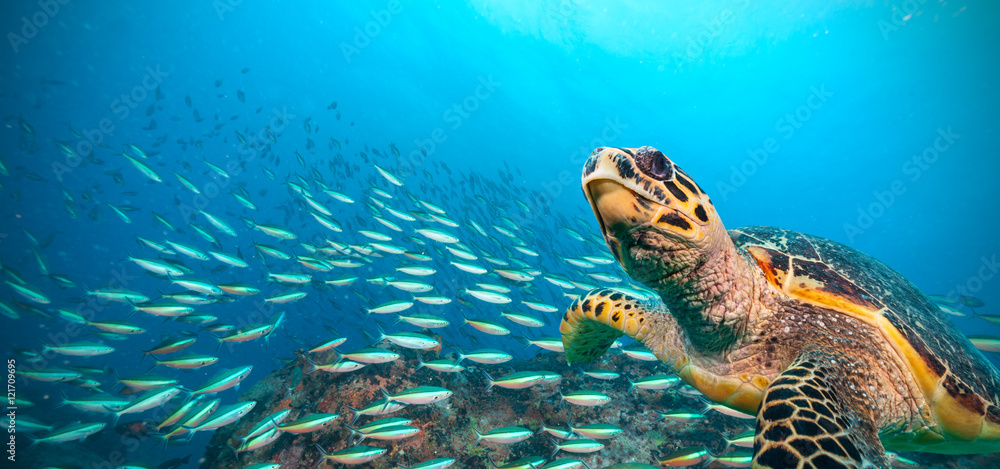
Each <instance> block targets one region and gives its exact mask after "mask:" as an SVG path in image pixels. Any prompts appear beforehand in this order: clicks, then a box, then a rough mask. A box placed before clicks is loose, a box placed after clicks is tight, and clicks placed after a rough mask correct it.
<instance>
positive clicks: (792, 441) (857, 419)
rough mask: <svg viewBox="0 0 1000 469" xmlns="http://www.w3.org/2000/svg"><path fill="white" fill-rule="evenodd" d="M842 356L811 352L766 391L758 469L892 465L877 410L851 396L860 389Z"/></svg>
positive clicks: (759, 432)
mask: <svg viewBox="0 0 1000 469" xmlns="http://www.w3.org/2000/svg"><path fill="white" fill-rule="evenodd" d="M851 361H852V360H850V359H849V358H847V357H844V356H843V354H839V355H836V354H833V353H829V352H826V351H823V350H820V349H811V350H808V351H805V352H803V353H802V354H801V355H799V358H798V359H797V360H795V362H794V363H792V365H791V366H789V367H788V369H786V370H785V371H784V372H783V373H781V374H780V375H779V376H778V378H777V379H775V380H774V382H773V383H771V386H769V387H768V388H767V390H766V391H765V392H764V399H763V401H762V403H761V406H760V410H759V411H758V413H757V435H756V437H755V439H754V463H753V467H755V468H758V467H759V468H773V469H778V468H804V467H817V468H818V467H826V468H866V467H879V468H882V467H889V460H888V458H887V457H886V454H885V448H883V447H882V443H881V442H880V441H879V437H878V430H877V429H876V428H875V424H874V410H873V409H869V408H866V406H865V404H864V403H863V402H862V401H861V399H859V398H858V396H857V395H855V394H852V392H851V390H852V389H861V388H862V384H861V383H853V382H852V381H851V380H850V378H849V377H848V376H847V375H846V374H845V370H847V369H848V368H852V365H853V366H864V364H863V363H851Z"/></svg>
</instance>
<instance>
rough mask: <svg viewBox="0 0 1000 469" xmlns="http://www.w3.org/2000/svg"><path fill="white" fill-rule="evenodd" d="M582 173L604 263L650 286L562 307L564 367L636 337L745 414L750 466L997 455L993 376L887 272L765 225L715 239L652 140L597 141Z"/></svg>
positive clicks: (999, 417) (717, 223)
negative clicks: (751, 434) (891, 453)
mask: <svg viewBox="0 0 1000 469" xmlns="http://www.w3.org/2000/svg"><path fill="white" fill-rule="evenodd" d="M582 182H583V191H584V194H585V195H586V197H587V200H588V201H589V202H590V204H591V207H592V208H593V210H594V215H595V217H596V218H597V220H598V224H599V225H600V227H601V232H602V233H603V235H604V238H605V240H606V241H607V244H608V247H609V248H610V249H611V252H612V254H613V255H614V256H615V259H616V260H617V261H618V262H619V263H620V264H621V265H622V267H623V268H624V269H625V271H626V272H628V273H629V275H630V276H631V277H632V278H634V279H635V280H637V281H639V282H641V283H643V284H644V285H646V286H647V287H649V288H650V289H651V290H653V292H655V295H644V294H643V293H642V292H638V291H635V290H631V291H630V290H624V289H621V290H619V289H598V290H594V291H592V292H590V293H588V294H587V295H585V296H584V297H581V298H580V299H578V300H576V301H575V302H574V303H573V304H572V305H571V306H570V308H569V310H568V311H567V312H566V314H565V315H564V317H563V320H562V323H561V324H560V332H561V333H562V335H563V344H564V347H565V350H566V358H567V360H569V361H571V362H586V361H591V360H593V359H595V358H597V357H599V356H600V355H602V354H603V353H604V352H605V351H607V349H608V348H609V347H610V345H611V343H612V342H613V341H614V340H615V339H617V338H618V337H620V336H621V335H622V334H627V335H629V336H632V337H634V338H635V339H637V340H639V341H641V342H642V343H643V344H644V345H645V346H646V347H647V348H649V349H650V350H651V351H652V352H653V353H654V354H655V355H656V356H657V357H658V358H659V359H660V360H662V361H663V362H665V363H667V364H669V365H670V366H672V367H673V368H674V370H675V371H676V372H677V374H678V376H680V377H681V379H683V380H684V381H685V382H687V383H688V384H690V385H692V386H693V387H695V388H696V389H698V390H699V391H701V392H702V393H704V394H705V395H706V396H707V397H708V398H710V399H712V400H714V401H716V402H720V403H723V404H725V405H727V406H730V407H732V408H734V409H736V410H740V411H743V412H747V413H750V414H755V415H757V427H756V437H755V441H754V462H753V466H754V467H759V468H767V467H769V468H786V467H797V468H824V467H834V468H860V467H880V468H881V467H889V461H888V459H887V458H886V453H885V451H886V449H890V450H902V451H926V452H935V453H944V454H968V453H986V452H996V451H1000V407H998V405H1000V397H998V394H1000V374H998V372H997V370H996V368H994V367H993V366H992V365H991V364H990V363H989V362H988V361H987V360H986V358H985V357H984V356H983V355H982V353H981V352H979V351H978V350H976V349H975V347H973V346H972V344H971V343H970V342H969V341H968V340H967V339H966V338H965V336H964V335H963V334H962V333H961V332H960V331H959V330H958V329H957V328H956V327H955V326H954V325H953V324H952V323H951V322H950V320H949V319H948V318H947V317H946V316H945V315H944V314H943V313H942V312H941V310H940V309H939V308H938V307H937V306H936V305H935V304H934V303H933V302H932V301H931V300H930V299H928V298H927V297H926V296H925V295H924V294H923V293H922V292H921V291H920V290H919V289H917V288H916V287H915V286H914V285H913V284H912V283H910V282H909V281H907V280H906V278H904V277H903V276H902V275H901V274H899V273H898V272H896V271H895V270H893V269H892V268H890V267H889V266H887V265H885V264H883V263H881V262H879V261H878V260H876V259H874V258H872V257H871V256H868V255H866V254H864V253H861V252H859V251H857V250H854V249H852V248H850V247H848V246H845V245H842V244H840V243H837V242H834V241H830V240H827V239H824V238H819V237H816V236H810V235H806V234H801V233H797V232H794V231H789V230H784V229H780V228H773V227H764V226H754V227H746V228H740V229H736V230H732V231H728V232H727V231H726V230H725V228H724V227H723V224H722V221H721V220H720V218H719V215H718V214H717V213H716V211H715V207H714V206H713V204H712V202H711V200H710V199H709V197H708V196H707V195H706V194H705V193H704V191H702V189H701V188H700V187H699V186H698V185H697V184H695V182H694V181H693V179H691V177H690V176H688V175H687V174H686V173H685V172H684V171H683V170H681V169H680V168H679V167H678V166H677V165H676V164H675V163H674V162H673V161H671V160H670V159H668V158H667V157H666V156H664V155H663V153H661V152H660V151H658V150H656V149H654V148H651V147H642V148H606V147H602V148H598V149H597V150H595V151H594V152H593V153H592V154H591V156H590V158H589V159H588V161H587V162H586V164H585V166H584V171H583V180H582Z"/></svg>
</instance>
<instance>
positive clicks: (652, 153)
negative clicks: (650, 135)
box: [635, 147, 674, 181]
mask: <svg viewBox="0 0 1000 469" xmlns="http://www.w3.org/2000/svg"><path fill="white" fill-rule="evenodd" d="M635 165H636V167H638V168H639V171H642V172H643V174H645V175H647V176H649V177H651V178H653V179H656V180H657V181H667V180H670V179H673V178H674V167H673V165H671V164H670V161H668V160H667V157H666V156H664V155H663V153H660V150H657V149H655V148H653V147H642V148H639V150H638V151H636V152H635Z"/></svg>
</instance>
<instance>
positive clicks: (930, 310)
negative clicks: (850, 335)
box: [729, 226, 1000, 452]
mask: <svg viewBox="0 0 1000 469" xmlns="http://www.w3.org/2000/svg"><path fill="white" fill-rule="evenodd" d="M729 233H730V236H731V237H732V239H733V242H734V243H735V244H736V246H737V247H739V248H741V249H742V250H743V251H744V252H746V253H747V254H749V255H750V256H751V257H752V258H753V259H754V260H755V261H756V262H757V265H758V266H759V267H760V269H761V270H762V271H763V273H764V275H765V277H766V278H767V280H768V281H769V282H770V283H771V284H772V285H774V286H775V287H776V288H777V289H778V290H780V291H782V292H784V293H785V294H787V295H788V296H789V297H790V298H792V299H795V300H798V301H802V302H805V303H808V304H811V305H814V306H820V307H824V308H827V309H829V310H832V311H837V312H840V313H842V314H847V315H850V316H852V317H854V318H857V319H860V320H862V321H864V322H866V323H868V324H871V325H873V326H875V327H877V328H878V329H879V330H880V331H881V332H882V335H883V337H884V338H885V340H886V341H887V342H888V344H889V345H890V346H891V347H892V348H893V349H894V350H895V351H896V353H897V354H898V355H899V356H900V358H901V359H902V360H903V362H904V363H906V365H907V366H908V368H909V370H910V372H911V374H912V375H913V380H914V381H915V382H916V383H917V385H918V386H919V388H920V390H921V392H922V393H923V395H924V398H925V400H926V402H927V403H928V406H929V409H928V410H929V411H930V412H931V413H932V416H931V415H927V416H925V418H926V417H932V418H933V420H934V421H936V422H937V424H938V426H939V430H938V431H937V432H934V431H932V432H931V433H932V434H934V433H936V434H937V435H938V436H937V438H939V439H943V440H947V441H951V442H958V441H962V442H969V443H972V444H973V445H975V443H976V442H982V444H983V445H984V448H983V450H992V451H997V450H998V448H996V445H997V443H996V440H997V439H998V438H1000V406H998V403H1000V374H998V373H997V370H996V368H994V367H993V366H992V365H991V364H990V363H989V362H988V361H987V359H986V357H984V356H983V354H982V353H981V352H980V351H979V350H977V349H976V348H975V347H973V345H972V343H970V342H969V340H968V339H967V338H966V337H965V334H963V333H962V332H961V331H959V330H958V328H957V327H956V326H955V325H954V324H953V323H952V322H951V320H949V319H948V317H947V316H945V314H944V313H943V312H942V311H941V309H940V308H939V307H938V306H937V305H936V304H935V303H934V302H933V301H931V300H930V299H929V298H928V297H927V296H926V295H925V294H924V293H923V292H921V291H920V289H918V288H917V287H916V286H915V285H913V284H912V283H910V281H908V280H907V279H906V278H905V277H903V276H902V275H901V274H900V273H899V272H896V271H895V270H893V269H892V268H891V267H889V266H887V265H886V264H884V263H882V262H880V261H878V260H876V259H875V258H873V257H871V256H869V255H867V254H865V253H862V252H860V251H858V250H856V249H853V248H850V247H848V246H845V245H843V244H840V243H837V242H835V241H831V240H828V239H824V238H820V237H816V236H810V235H806V234H802V233H797V232H794V231H789V230H784V229H780V228H774V227H767V226H751V227H746V228H739V229H735V230H730V232H729ZM927 420H931V419H930V418H927ZM930 438H931V439H935V437H933V436H932V437H930ZM990 440H992V441H990ZM987 441H989V443H987ZM934 443H935V442H933V441H925V442H913V444H914V449H916V448H918V447H919V446H922V444H932V445H933V444H934ZM938 443H945V442H944V441H938ZM904 446H908V445H906V444H904ZM940 452H946V451H940Z"/></svg>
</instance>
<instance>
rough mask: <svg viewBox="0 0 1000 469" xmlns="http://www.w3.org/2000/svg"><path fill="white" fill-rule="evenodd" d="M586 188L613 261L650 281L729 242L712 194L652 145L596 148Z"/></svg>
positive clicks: (700, 259)
mask: <svg viewBox="0 0 1000 469" xmlns="http://www.w3.org/2000/svg"><path fill="white" fill-rule="evenodd" d="M583 192H584V194H585V195H586V197H587V201H588V202H590V206H591V207H592V208H593V209H594V215H595V216H596V217H597V221H598V223H599V224H600V225H601V232H602V233H603V234H604V239H605V241H607V243H608V247H609V248H610V249H611V251H612V253H613V254H614V256H615V259H617V260H618V263H619V264H621V265H622V267H623V268H624V269H625V270H626V271H627V272H628V273H629V275H631V276H632V277H633V278H635V279H636V280H638V281H640V282H643V283H647V285H648V284H649V282H656V281H659V280H662V279H663V278H664V277H665V276H666V275H670V274H672V273H677V272H680V271H683V270H686V269H687V268H690V267H695V266H696V264H699V263H701V262H704V259H705V258H707V257H708V255H709V254H711V253H712V252H714V250H715V249H716V247H718V246H719V243H726V242H729V243H731V241H730V238H729V236H728V234H727V233H726V230H725V227H723V225H722V221H721V220H720V219H719V216H718V214H717V213H716V211H715V207H714V206H713V205H712V201H711V200H709V198H708V196H707V195H705V193H704V192H703V191H702V190H701V188H700V187H698V185H697V184H695V183H694V181H693V180H692V179H691V177H690V176H688V175H687V174H686V173H685V172H684V171H683V170H681V169H680V167H678V166H677V165H676V164H675V163H674V162H673V161H671V160H670V159H669V158H667V157H666V156H665V155H664V154H663V153H661V152H660V151H659V150H657V149H655V148H653V147H641V148H610V147H601V148H598V149H596V150H594V152H593V153H591V155H590V158H589V159H588V160H587V163H586V165H585V166H584V168H583Z"/></svg>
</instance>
